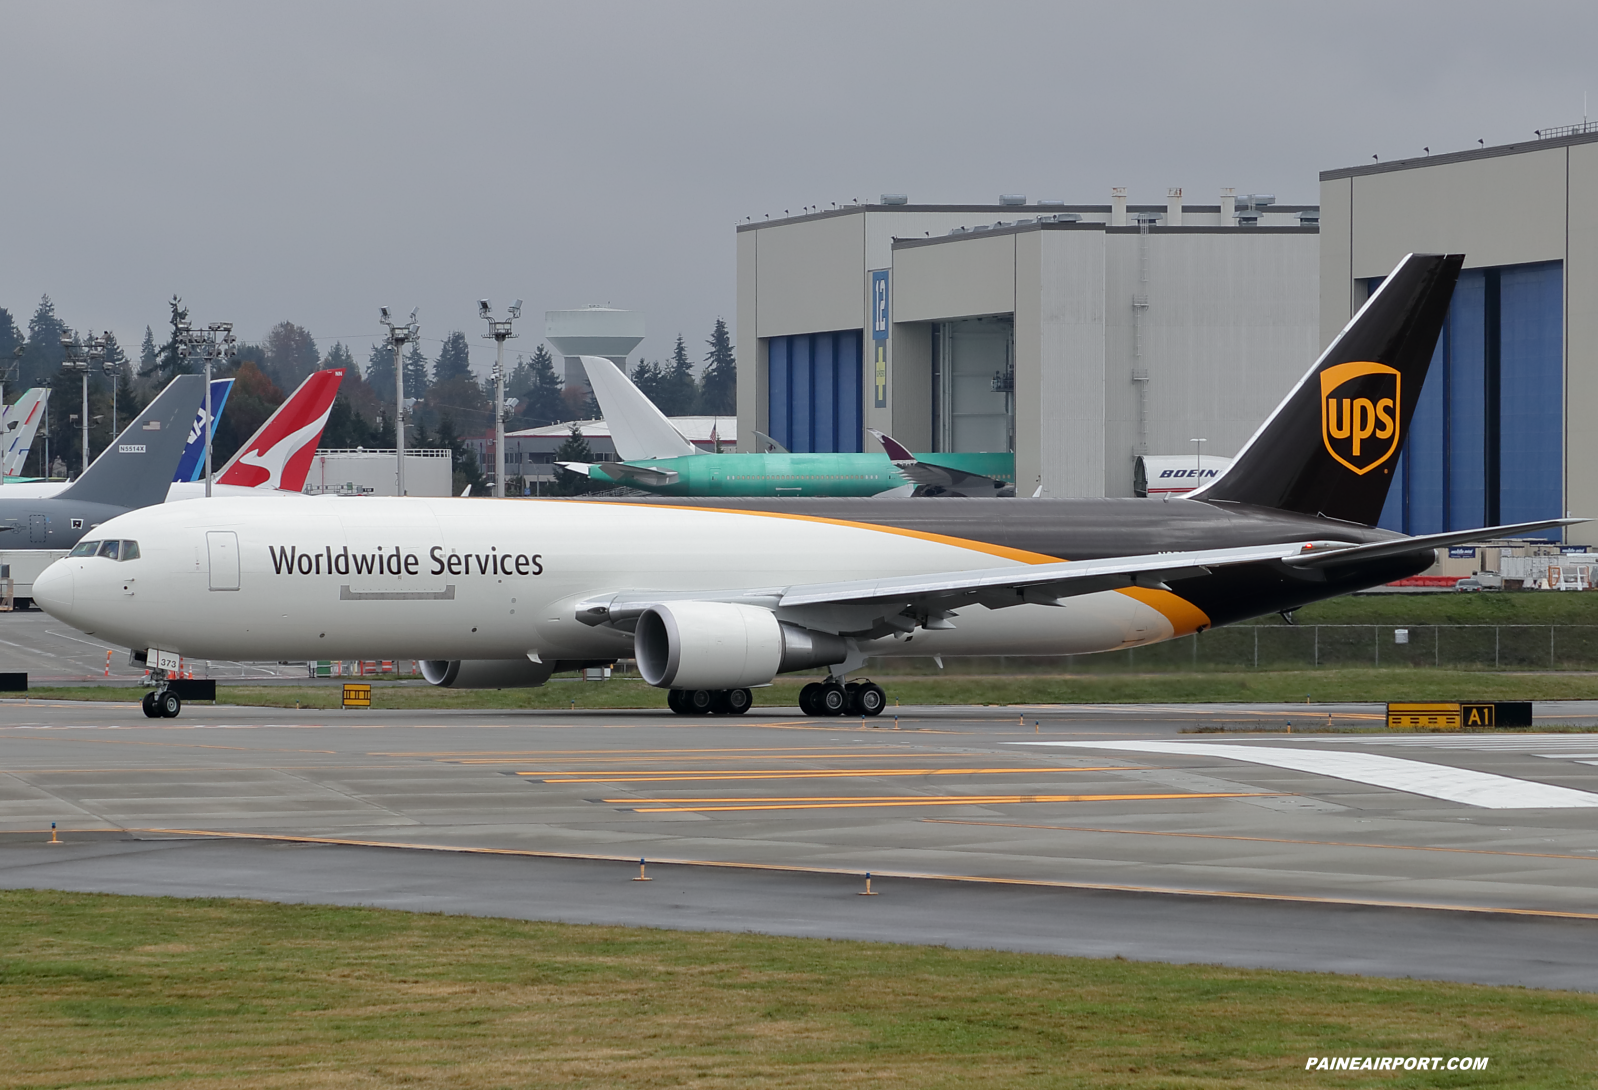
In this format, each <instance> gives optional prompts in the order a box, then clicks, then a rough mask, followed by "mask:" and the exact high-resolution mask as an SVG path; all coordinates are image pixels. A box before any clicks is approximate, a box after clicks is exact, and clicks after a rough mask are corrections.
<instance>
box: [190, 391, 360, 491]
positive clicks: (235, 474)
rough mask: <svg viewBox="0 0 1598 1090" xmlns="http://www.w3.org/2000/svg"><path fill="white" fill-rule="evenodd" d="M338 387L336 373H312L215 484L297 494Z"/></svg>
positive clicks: (220, 475)
mask: <svg viewBox="0 0 1598 1090" xmlns="http://www.w3.org/2000/svg"><path fill="white" fill-rule="evenodd" d="M343 381H344V368H342V367H329V368H328V369H327V370H325V371H312V372H311V374H310V375H309V376H307V377H306V379H305V381H304V382H302V383H300V385H299V389H297V390H295V391H294V392H293V393H292V394H290V395H289V396H288V398H287V400H285V401H284V402H283V404H281V405H279V406H278V407H277V411H276V412H274V413H273V414H272V415H271V416H269V417H267V418H266V423H264V424H262V425H261V428H260V430H259V431H257V432H256V433H255V434H254V435H252V436H250V438H249V441H248V442H247V443H245V444H244V445H243V446H242V447H240V448H239V449H238V453H237V454H235V455H233V457H232V459H231V460H229V462H228V464H227V465H225V466H223V467H222V472H220V473H218V474H217V475H216V483H217V484H230V485H237V486H239V487H240V488H281V489H283V490H284V491H286V492H298V491H300V490H301V489H303V488H304V487H305V477H306V474H308V473H310V471H311V460H312V459H313V458H315V457H316V448H317V445H318V444H320V443H321V441H322V429H323V428H325V427H327V417H328V414H329V413H331V412H332V411H333V399H334V398H335V397H337V396H338V388H339V385H340V383H342V382H343Z"/></svg>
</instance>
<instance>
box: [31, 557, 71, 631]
mask: <svg viewBox="0 0 1598 1090" xmlns="http://www.w3.org/2000/svg"><path fill="white" fill-rule="evenodd" d="M72 589H73V584H72V569H71V568H70V567H68V566H67V562H66V561H65V560H57V561H56V562H55V563H54V564H51V565H50V566H49V567H48V568H46V569H44V571H42V572H40V573H39V577H38V578H37V579H35V580H34V581H33V601H34V603H35V604H37V605H38V607H39V608H40V609H42V610H44V611H45V612H46V613H48V614H50V616H52V617H54V618H56V619H57V620H63V621H64V620H66V616H65V614H66V612H67V611H68V610H70V609H71V608H72Z"/></svg>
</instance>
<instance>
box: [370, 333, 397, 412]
mask: <svg viewBox="0 0 1598 1090" xmlns="http://www.w3.org/2000/svg"><path fill="white" fill-rule="evenodd" d="M365 378H366V384H367V385H368V386H370V387H371V388H372V389H373V391H375V392H376V394H377V396H378V397H380V398H382V399H383V400H385V401H387V400H391V399H392V398H393V397H394V346H393V345H392V344H390V343H389V342H387V341H383V342H382V343H379V344H374V345H372V351H371V353H370V354H369V355H368V356H367V357H366V375H365Z"/></svg>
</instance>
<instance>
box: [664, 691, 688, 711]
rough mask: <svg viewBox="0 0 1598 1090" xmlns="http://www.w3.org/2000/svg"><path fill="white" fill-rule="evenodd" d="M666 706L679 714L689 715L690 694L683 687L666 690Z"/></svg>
mask: <svg viewBox="0 0 1598 1090" xmlns="http://www.w3.org/2000/svg"><path fill="white" fill-rule="evenodd" d="M666 707H668V708H670V709H671V710H672V711H673V712H675V713H677V714H678V715H687V714H688V694H687V693H685V692H683V691H682V690H681V689H668V690H667V691H666Z"/></svg>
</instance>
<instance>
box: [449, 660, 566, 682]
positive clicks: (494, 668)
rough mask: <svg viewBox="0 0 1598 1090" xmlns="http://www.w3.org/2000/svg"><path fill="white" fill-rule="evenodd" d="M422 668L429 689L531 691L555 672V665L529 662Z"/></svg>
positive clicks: (458, 663)
mask: <svg viewBox="0 0 1598 1090" xmlns="http://www.w3.org/2000/svg"><path fill="white" fill-rule="evenodd" d="M421 666H422V677H424V678H426V679H427V683H428V684H429V685H438V686H441V687H442V688H445V689H530V688H534V687H536V686H539V685H542V684H543V683H544V682H546V681H548V680H549V675H550V674H552V673H554V672H555V663H553V662H534V661H532V660H531V659H527V658H520V659H454V660H445V659H427V660H424V661H423V662H422V664H421Z"/></svg>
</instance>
